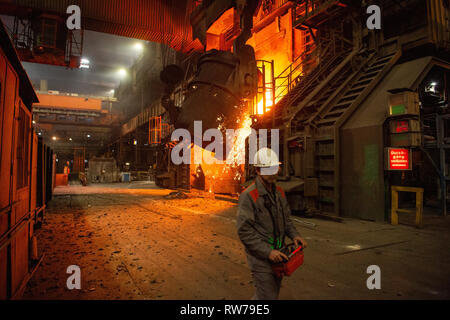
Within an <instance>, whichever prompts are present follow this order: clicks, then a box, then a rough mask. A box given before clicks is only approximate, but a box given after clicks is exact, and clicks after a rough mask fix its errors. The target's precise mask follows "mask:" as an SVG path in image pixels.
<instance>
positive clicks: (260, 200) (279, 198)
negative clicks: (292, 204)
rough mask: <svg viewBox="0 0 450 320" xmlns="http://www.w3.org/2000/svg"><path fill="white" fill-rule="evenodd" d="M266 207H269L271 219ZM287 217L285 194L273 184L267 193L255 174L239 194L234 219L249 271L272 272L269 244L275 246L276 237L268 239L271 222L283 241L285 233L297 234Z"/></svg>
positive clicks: (271, 248) (287, 209) (288, 216)
mask: <svg viewBox="0 0 450 320" xmlns="http://www.w3.org/2000/svg"><path fill="white" fill-rule="evenodd" d="M273 195H275V199H274V197H273ZM266 207H269V208H272V209H271V212H272V216H273V219H274V220H272V217H271V215H270V212H269V210H268V209H267V208H266ZM290 217H291V211H290V209H289V204H288V202H287V199H286V195H285V194H284V191H283V189H281V187H279V186H277V187H276V192H275V194H273V193H269V192H268V191H267V190H266V188H265V186H264V185H263V182H262V181H261V178H259V177H257V178H256V179H255V182H254V183H252V184H251V185H250V186H249V187H248V188H247V189H245V190H244V191H243V192H242V193H241V195H240V197H239V205H238V211H237V219H236V223H237V231H238V235H239V238H240V239H241V241H242V243H243V244H244V246H245V249H246V252H247V259H248V263H249V265H250V269H251V270H252V271H256V272H272V268H271V265H270V261H269V259H268V258H269V254H270V252H271V251H272V250H273V246H274V245H275V246H276V245H277V241H276V240H275V241H272V239H273V238H274V222H275V225H277V226H278V231H279V232H278V239H280V240H281V242H284V238H285V236H288V237H289V238H291V239H293V238H294V237H295V236H299V235H300V234H299V233H298V231H297V230H296V229H295V226H294V224H293V223H292V220H291V218H290ZM274 242H275V244H274ZM278 244H280V243H278Z"/></svg>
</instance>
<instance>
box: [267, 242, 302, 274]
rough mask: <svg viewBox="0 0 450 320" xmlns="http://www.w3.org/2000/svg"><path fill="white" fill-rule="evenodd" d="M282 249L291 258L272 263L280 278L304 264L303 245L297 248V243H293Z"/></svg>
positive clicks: (273, 269) (274, 271)
mask: <svg viewBox="0 0 450 320" xmlns="http://www.w3.org/2000/svg"><path fill="white" fill-rule="evenodd" d="M280 251H281V252H283V253H284V254H285V255H287V256H288V258H289V260H288V261H284V262H280V263H275V264H272V271H273V273H275V275H276V276H277V277H278V278H281V277H282V276H290V275H291V274H293V273H294V271H295V270H297V268H298V267H300V266H301V265H302V264H303V247H302V246H301V245H300V246H298V247H297V248H296V247H295V244H294V243H291V244H288V245H287V246H285V247H284V248H282V249H280Z"/></svg>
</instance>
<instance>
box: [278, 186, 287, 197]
mask: <svg viewBox="0 0 450 320" xmlns="http://www.w3.org/2000/svg"><path fill="white" fill-rule="evenodd" d="M277 190H278V191H280V193H281V196H282V197H283V198H286V194H285V193H284V190H283V188H281V187H279V186H277Z"/></svg>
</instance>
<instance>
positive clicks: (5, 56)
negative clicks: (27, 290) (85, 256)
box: [0, 24, 52, 299]
mask: <svg viewBox="0 0 450 320" xmlns="http://www.w3.org/2000/svg"><path fill="white" fill-rule="evenodd" d="M0 84H1V86H0V88H1V92H0V93H1V94H0V131H1V141H0V150H1V151H0V166H1V171H0V185H1V186H2V191H1V192H0V299H5V298H14V297H18V296H20V294H21V292H22V291H23V289H24V287H25V284H26V282H27V281H28V279H29V277H30V275H31V274H32V270H33V269H34V267H35V266H36V265H37V263H38V261H39V259H38V258H37V253H36V254H35V256H32V255H31V254H30V240H31V239H32V238H33V226H34V224H35V222H36V221H37V216H39V215H42V210H43V209H44V207H45V203H46V201H47V200H48V199H49V198H48V196H50V194H51V188H52V187H51V186H52V179H51V178H49V176H50V177H51V172H52V169H51V168H50V167H49V166H48V164H49V163H50V158H51V151H50V150H49V149H48V148H46V147H45V146H44V145H43V144H42V143H39V141H38V139H37V136H36V134H35V133H34V132H33V131H32V127H31V106H32V103H33V102H38V99H37V96H36V94H35V92H34V89H33V87H32V85H31V83H30V80H29V79H28V76H27V74H26V73H25V71H24V69H23V67H22V65H21V63H20V61H19V58H18V56H17V54H16V51H15V50H14V47H13V44H12V42H11V40H10V38H9V36H8V34H7V32H6V30H5V28H4V26H3V25H2V24H1V25H0ZM44 149H45V150H44ZM38 186H39V187H38ZM44 186H45V188H41V187H44ZM32 258H36V259H35V260H34V261H33V260H32Z"/></svg>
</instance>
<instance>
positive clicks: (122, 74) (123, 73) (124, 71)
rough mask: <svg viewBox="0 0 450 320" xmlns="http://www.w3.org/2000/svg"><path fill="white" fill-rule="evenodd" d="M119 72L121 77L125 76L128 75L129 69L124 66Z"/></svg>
mask: <svg viewBox="0 0 450 320" xmlns="http://www.w3.org/2000/svg"><path fill="white" fill-rule="evenodd" d="M117 73H118V75H119V76H120V77H121V78H124V77H125V76H126V75H127V71H126V70H125V69H124V68H120V69H119V70H118V71H117Z"/></svg>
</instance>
